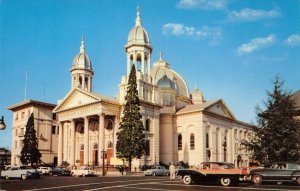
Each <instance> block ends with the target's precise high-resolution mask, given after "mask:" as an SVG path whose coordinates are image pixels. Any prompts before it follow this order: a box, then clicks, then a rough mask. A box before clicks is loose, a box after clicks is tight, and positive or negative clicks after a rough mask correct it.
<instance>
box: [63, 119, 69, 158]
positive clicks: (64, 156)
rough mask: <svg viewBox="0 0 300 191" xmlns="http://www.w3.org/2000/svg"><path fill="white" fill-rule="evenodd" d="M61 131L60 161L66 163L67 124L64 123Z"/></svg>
mask: <svg viewBox="0 0 300 191" xmlns="http://www.w3.org/2000/svg"><path fill="white" fill-rule="evenodd" d="M62 131H63V142H62V146H63V157H62V161H67V157H68V124H67V123H64V125H63V128H62Z"/></svg>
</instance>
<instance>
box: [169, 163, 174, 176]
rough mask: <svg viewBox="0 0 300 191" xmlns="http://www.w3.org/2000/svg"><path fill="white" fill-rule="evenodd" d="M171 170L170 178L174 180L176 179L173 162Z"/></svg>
mask: <svg viewBox="0 0 300 191" xmlns="http://www.w3.org/2000/svg"><path fill="white" fill-rule="evenodd" d="M169 171H170V180H174V179H175V166H174V164H173V162H172V163H171V165H170V166H169Z"/></svg>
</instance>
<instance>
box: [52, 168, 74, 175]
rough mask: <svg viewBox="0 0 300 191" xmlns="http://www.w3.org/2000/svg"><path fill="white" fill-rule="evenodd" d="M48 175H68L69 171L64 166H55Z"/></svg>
mask: <svg viewBox="0 0 300 191" xmlns="http://www.w3.org/2000/svg"><path fill="white" fill-rule="evenodd" d="M49 174H50V176H70V175H71V171H70V170H67V169H66V168H64V167H55V168H53V169H52V170H50V172H49Z"/></svg>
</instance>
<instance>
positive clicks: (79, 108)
mask: <svg viewBox="0 0 300 191" xmlns="http://www.w3.org/2000/svg"><path fill="white" fill-rule="evenodd" d="M152 50H153V47H152V45H151V43H150V37H149V34H148V33H147V31H146V29H145V28H143V26H142V20H141V17H140V10H139V9H137V15H136V20H135V26H133V28H132V29H131V30H130V31H129V34H128V40H127V44H126V45H125V52H126V56H127V59H124V60H127V63H126V64H127V71H124V76H122V77H121V82H120V84H119V92H118V93H117V96H116V98H114V97H109V96H105V95H103V94H100V93H96V92H94V91H93V89H92V87H93V76H94V73H95V72H97V71H94V70H93V67H92V63H91V60H90V58H89V56H88V55H87V51H86V49H85V41H84V38H82V41H81V46H80V49H79V53H78V54H77V55H76V56H75V58H74V60H73V63H72V66H71V70H70V74H71V82H70V83H71V88H70V91H69V92H68V93H67V94H66V96H65V97H64V98H63V99H62V100H60V101H59V102H58V104H57V106H56V107H55V108H54V110H53V113H55V114H56V117H57V124H58V131H57V132H58V138H57V141H58V143H57V147H58V148H57V163H58V165H61V164H63V163H64V164H66V163H67V164H69V165H70V166H82V165H89V166H101V165H102V156H103V153H105V156H104V158H105V164H110V165H115V164H118V163H119V162H120V161H121V159H118V158H117V156H116V142H117V136H116V133H117V132H118V131H119V124H120V121H121V119H122V115H123V113H122V112H123V108H124V105H125V95H126V90H127V83H128V78H129V73H130V69H131V66H132V65H133V64H134V65H135V66H136V77H137V87H138V95H139V98H140V108H141V110H140V112H141V115H142V122H143V124H144V128H145V134H146V149H145V151H146V152H145V155H144V156H143V157H142V158H141V159H135V160H134V161H133V163H132V168H135V167H136V168H139V167H141V166H142V165H144V164H148V165H152V164H158V163H159V162H160V161H161V162H164V163H169V162H174V163H177V162H179V161H183V162H185V163H188V164H189V165H190V166H197V165H199V164H200V163H201V162H203V161H227V162H232V163H234V164H235V165H236V166H248V164H249V160H250V153H249V152H248V151H247V150H246V149H245V148H244V147H242V146H241V141H242V140H245V139H250V138H251V135H252V133H251V132H252V125H249V124H247V123H244V122H241V121H239V120H238V119H236V118H235V116H234V115H233V113H232V112H231V111H230V109H229V108H228V107H227V106H226V104H225V102H224V101H223V100H222V99H218V100H206V99H205V98H204V96H203V94H202V93H201V91H200V90H199V89H198V88H197V87H196V88H195V89H194V90H193V91H192V92H190V91H189V88H188V85H187V83H186V82H185V80H184V79H183V77H182V76H180V74H179V73H177V72H175V71H174V70H172V68H171V65H170V63H168V62H167V61H166V60H164V59H163V56H162V53H161V54H160V58H159V59H158V60H157V61H155V62H154V63H151V56H152ZM124 64H125V63H124ZM124 68H125V67H124Z"/></svg>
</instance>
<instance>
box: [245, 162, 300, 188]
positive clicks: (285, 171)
mask: <svg viewBox="0 0 300 191" xmlns="http://www.w3.org/2000/svg"><path fill="white" fill-rule="evenodd" d="M292 174H293V176H294V178H293V179H292ZM250 176H251V181H252V182H253V183H254V184H255V185H260V184H261V183H262V182H276V183H277V182H293V181H298V183H299V182H300V164H299V163H295V162H276V163H274V164H273V165H272V166H271V167H270V168H264V169H253V170H251V171H250Z"/></svg>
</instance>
